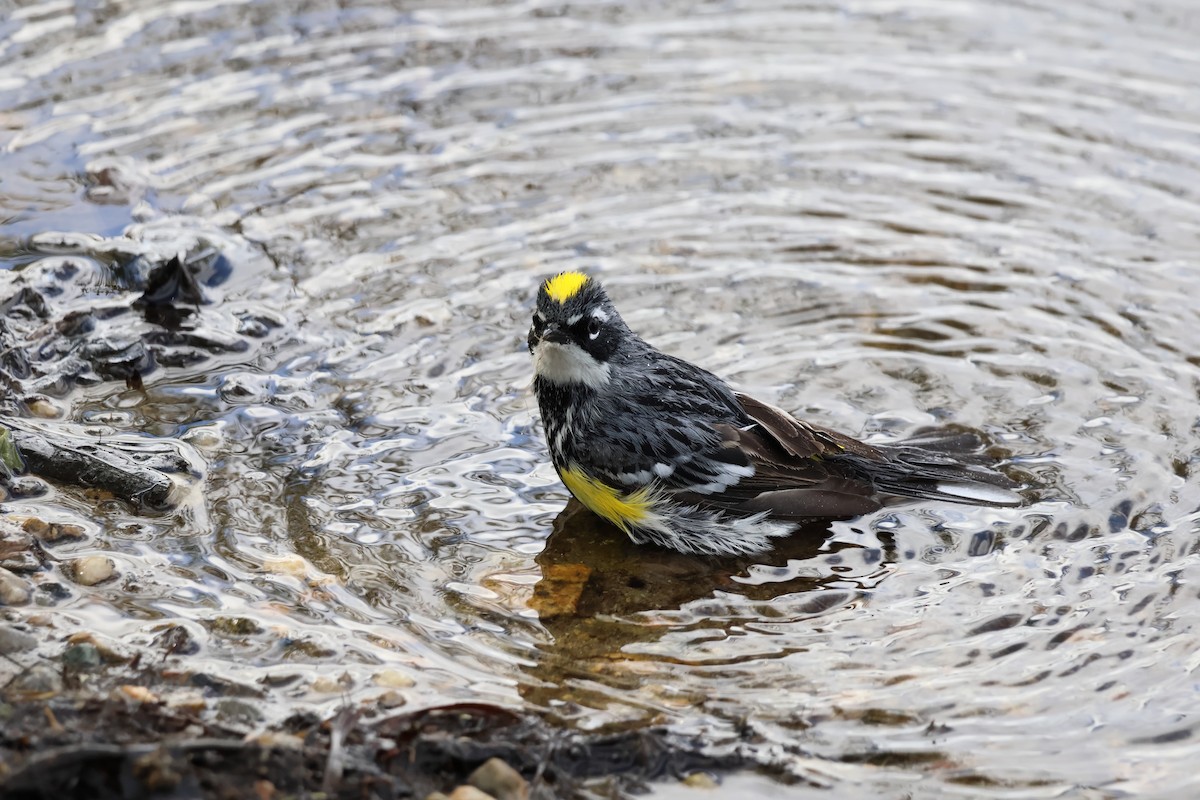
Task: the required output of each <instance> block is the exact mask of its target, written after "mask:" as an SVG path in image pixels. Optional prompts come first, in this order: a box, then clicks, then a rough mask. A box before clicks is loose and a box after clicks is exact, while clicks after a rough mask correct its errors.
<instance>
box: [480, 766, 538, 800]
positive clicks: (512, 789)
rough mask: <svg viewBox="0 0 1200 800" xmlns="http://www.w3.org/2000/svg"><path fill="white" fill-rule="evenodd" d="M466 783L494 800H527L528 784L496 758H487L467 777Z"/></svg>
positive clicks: (517, 773)
mask: <svg viewBox="0 0 1200 800" xmlns="http://www.w3.org/2000/svg"><path fill="white" fill-rule="evenodd" d="M467 783H468V784H469V785H471V786H474V787H475V788H476V789H479V790H480V791H483V792H486V793H487V794H489V795H490V796H492V797H494V798H496V800H528V798H529V782H528V781H526V780H525V779H524V778H523V777H521V773H519V772H517V771H516V770H515V769H513V768H512V767H510V766H509V765H508V764H506V763H505V762H504V761H501V760H500V759H498V758H489V759H488V760H487V761H485V762H483V763H482V764H481V765H480V766H479V768H478V769H476V770H475V771H474V772H472V773H471V774H470V775H469V776H468V777H467Z"/></svg>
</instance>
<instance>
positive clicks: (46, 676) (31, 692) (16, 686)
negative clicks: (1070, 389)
mask: <svg viewBox="0 0 1200 800" xmlns="http://www.w3.org/2000/svg"><path fill="white" fill-rule="evenodd" d="M9 686H10V687H11V689H12V691H13V692H14V693H15V694H19V695H23V697H24V699H26V700H36V699H44V698H50V697H53V696H54V695H56V694H58V693H59V692H61V691H62V690H63V679H62V675H60V674H59V670H58V669H57V668H56V667H53V666H51V665H50V664H45V663H41V664H34V665H33V666H32V667H30V668H29V669H27V670H25V671H24V672H22V673H21V674H20V675H18V676H17V677H16V678H14V679H13V682H12V683H11V684H9Z"/></svg>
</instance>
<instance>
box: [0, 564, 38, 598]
mask: <svg viewBox="0 0 1200 800" xmlns="http://www.w3.org/2000/svg"><path fill="white" fill-rule="evenodd" d="M32 595H33V586H32V585H31V584H30V583H29V582H28V581H26V580H24V579H22V578H19V577H17V576H16V575H14V574H12V573H11V572H9V571H8V570H6V569H4V568H3V567H0V605H5V606H23V605H25V604H26V603H28V602H29V598H30V597H31V596H32Z"/></svg>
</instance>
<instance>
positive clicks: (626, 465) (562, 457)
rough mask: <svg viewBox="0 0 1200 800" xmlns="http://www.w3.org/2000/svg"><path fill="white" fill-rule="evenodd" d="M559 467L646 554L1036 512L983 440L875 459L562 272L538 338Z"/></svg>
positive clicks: (765, 546) (547, 284) (552, 286)
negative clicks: (966, 510)
mask: <svg viewBox="0 0 1200 800" xmlns="http://www.w3.org/2000/svg"><path fill="white" fill-rule="evenodd" d="M527 343H528V346H529V352H530V354H531V355H532V360H533V374H534V377H533V390H534V394H535V395H536V397H537V403H538V407H539V410H540V413H541V418H542V425H543V427H544V429H545V434H546V441H547V445H548V447H549V451H550V458H551V461H552V463H553V465H554V468H555V470H556V471H557V473H558V475H559V477H560V478H561V479H562V482H563V484H564V485H565V486H566V488H567V490H568V491H569V492H570V493H571V494H572V495H573V496H574V497H575V498H576V499H577V500H578V501H579V502H580V503H582V504H583V505H584V506H585V507H587V508H588V509H589V510H591V511H592V512H594V513H595V514H597V515H599V516H600V517H603V518H604V519H606V520H608V521H609V522H611V523H612V524H613V525H615V526H616V527H617V528H619V529H620V530H621V531H623V532H624V533H625V534H626V535H628V536H629V537H630V538H631V539H632V540H633V541H634V542H635V543H638V544H649V545H658V546H660V547H665V548H668V549H670V550H675V551H678V552H681V553H688V554H693V555H700V556H753V555H759V554H762V553H765V552H767V551H769V550H771V549H772V548H773V547H774V546H775V544H777V542H776V540H777V539H778V538H779V537H783V536H787V535H788V534H789V533H791V532H792V531H794V530H795V529H796V528H797V526H799V525H800V524H802V523H806V522H810V521H813V520H836V519H851V518H854V517H857V516H860V515H863V514H867V513H870V512H873V511H876V510H878V509H880V508H882V507H883V506H884V505H889V504H891V503H893V502H896V501H897V500H903V499H906V498H907V499H911V498H922V499H927V500H939V501H948V502H951V503H967V504H975V505H988V506H998V507H1015V506H1020V505H1023V504H1024V502H1025V500H1024V497H1022V495H1020V494H1018V493H1017V492H1016V491H1014V490H1015V489H1017V488H1020V486H1021V485H1020V484H1019V483H1017V482H1016V481H1013V480H1012V479H1011V478H1009V477H1007V476H1006V475H1003V474H1002V473H1000V472H998V471H996V470H995V469H994V468H992V467H991V466H988V465H985V464H982V463H972V462H971V461H970V460H969V459H968V458H965V457H963V453H964V452H965V451H966V450H967V449H970V448H969V446H968V445H967V444H964V442H965V441H969V442H972V443H973V444H974V446H975V448H976V449H978V445H979V440H978V437H976V436H974V435H973V434H962V433H957V434H953V433H952V434H946V433H926V434H921V435H917V436H914V437H911V438H909V439H905V440H901V441H898V442H894V443H889V444H867V443H865V442H862V441H859V440H857V439H855V438H853V437H851V436H848V435H846V434H843V433H838V432H837V431H834V430H830V429H828V428H824V427H821V426H820V425H815V424H813V423H810V422H806V421H804V420H801V419H798V418H796V417H795V416H793V415H791V414H789V413H787V412H786V411H783V410H782V409H780V408H777V407H775V406H773V405H771V404H769V403H766V402H763V401H761V400H758V399H755V398H753V397H751V396H749V395H747V394H743V393H741V392H737V391H734V390H733V389H732V388H730V386H729V385H728V384H727V383H726V382H725V381H723V380H721V379H720V378H718V377H717V376H716V375H714V374H712V373H711V372H709V371H707V370H705V369H703V368H701V367H699V366H696V365H695V364H692V363H689V362H688V361H685V360H683V359H681V358H677V357H675V356H672V355H669V354H667V353H664V352H661V351H660V350H658V349H657V348H655V347H654V346H652V345H651V344H649V343H647V342H646V341H644V340H643V339H642V338H641V337H640V336H638V335H637V334H636V333H634V332H633V330H631V329H630V328H629V326H628V325H627V324H626V323H625V321H624V319H622V317H621V315H620V314H619V313H618V312H617V309H616V307H615V306H614V305H613V303H612V301H611V300H610V299H609V297H608V293H607V292H606V291H605V289H604V287H603V286H602V285H601V283H600V282H599V281H598V280H597V279H595V278H593V277H591V276H589V275H587V274H586V273H583V272H575V271H571V272H562V273H560V274H558V275H555V276H553V277H551V278H548V279H546V280H544V281H543V282H542V283H541V284H540V286H539V288H538V292H537V299H536V302H535V307H534V311H533V321H532V324H531V326H530V329H529V335H528V338H527Z"/></svg>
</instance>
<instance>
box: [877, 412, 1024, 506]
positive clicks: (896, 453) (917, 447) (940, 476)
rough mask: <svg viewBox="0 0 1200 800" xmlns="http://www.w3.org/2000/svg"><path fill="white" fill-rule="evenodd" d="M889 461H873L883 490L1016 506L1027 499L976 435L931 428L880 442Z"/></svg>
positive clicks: (939, 498)
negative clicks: (991, 460) (992, 463)
mask: <svg viewBox="0 0 1200 800" xmlns="http://www.w3.org/2000/svg"><path fill="white" fill-rule="evenodd" d="M876 447H877V449H878V450H879V451H880V452H881V453H883V454H884V456H886V458H887V462H886V464H876V465H872V467H873V469H872V478H873V479H874V482H875V485H876V486H877V487H878V488H879V490H880V491H881V492H883V493H885V494H894V495H899V496H902V497H919V498H924V499H928V500H944V501H947V502H951V503H971V504H975V505H990V506H1003V507H1015V506H1021V505H1024V504H1025V498H1024V497H1022V496H1021V495H1019V494H1017V493H1016V492H1015V491H1013V490H1014V489H1019V488H1021V484H1020V483H1018V482H1017V481H1014V480H1013V479H1012V478H1009V477H1008V476H1007V475H1004V474H1003V473H1001V472H998V471H997V470H996V469H994V468H992V467H991V466H990V465H989V459H988V458H987V456H985V455H984V453H983V447H984V442H983V440H982V439H980V437H979V436H978V434H975V433H973V432H970V431H962V430H953V429H950V430H927V431H922V432H919V433H917V434H916V435H915V436H913V437H911V438H909V439H905V440H903V441H901V442H897V443H895V444H891V445H876Z"/></svg>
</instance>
